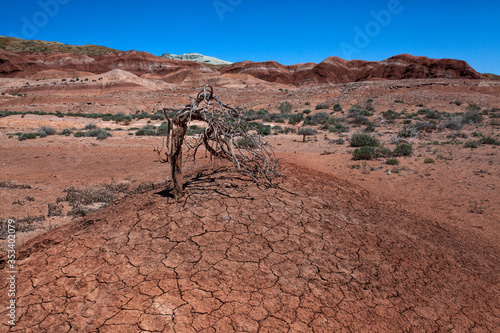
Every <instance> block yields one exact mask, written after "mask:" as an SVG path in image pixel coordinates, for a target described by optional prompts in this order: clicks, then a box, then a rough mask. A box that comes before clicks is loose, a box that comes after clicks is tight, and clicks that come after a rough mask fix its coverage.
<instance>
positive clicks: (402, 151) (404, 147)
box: [392, 143, 413, 157]
mask: <svg viewBox="0 0 500 333" xmlns="http://www.w3.org/2000/svg"><path fill="white" fill-rule="evenodd" d="M412 154H413V148H412V147H411V146H410V145H409V144H405V143H403V144H399V145H397V146H396V148H394V150H393V151H392V156H394V157H401V156H411V155H412Z"/></svg>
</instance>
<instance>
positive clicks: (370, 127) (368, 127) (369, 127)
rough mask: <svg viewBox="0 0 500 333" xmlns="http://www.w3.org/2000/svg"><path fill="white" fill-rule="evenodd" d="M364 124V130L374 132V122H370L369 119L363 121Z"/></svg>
mask: <svg viewBox="0 0 500 333" xmlns="http://www.w3.org/2000/svg"><path fill="white" fill-rule="evenodd" d="M365 125H366V128H365V132H375V124H374V123H372V122H371V121H368V122H366V123H365Z"/></svg>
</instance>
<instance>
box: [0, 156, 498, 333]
mask: <svg viewBox="0 0 500 333" xmlns="http://www.w3.org/2000/svg"><path fill="white" fill-rule="evenodd" d="M286 176H287V177H286V178H285V179H284V180H283V182H282V184H281V186H282V188H283V189H288V190H290V191H292V192H294V193H292V192H289V191H288V190H283V189H268V190H264V189H259V188H258V187H256V186H255V185H254V184H252V183H249V182H247V181H245V180H243V179H240V178H238V177H231V176H230V175H228V174H225V173H218V174H208V175H198V176H197V177H195V178H192V179H191V180H190V182H189V183H188V186H187V191H188V195H187V196H186V199H185V200H184V201H182V202H174V201H173V199H171V198H169V197H168V191H164V192H160V193H158V192H154V191H153V192H148V193H145V194H141V195H134V196H130V197H127V198H125V199H123V200H121V201H119V202H117V203H116V204H113V205H111V206H108V207H107V208H105V209H103V210H101V211H99V212H98V213H96V214H94V215H92V216H88V217H86V218H83V219H81V220H78V221H75V222H74V223H72V224H70V225H66V226H63V227H60V228H57V229H54V230H51V231H49V232H47V233H46V234H44V235H41V236H38V237H36V238H34V239H32V240H31V241H29V242H28V243H27V244H26V245H25V246H23V247H22V248H19V249H18V250H19V255H20V258H19V260H18V271H19V273H18V276H17V291H18V299H17V316H18V322H17V325H16V326H15V327H7V326H3V327H2V330H3V331H7V330H8V329H10V331H22V332H28V331H32V332H43V331H51V332H88V331H100V332H138V331H141V330H142V331H148V332H158V331H167V332H217V331H219V332H232V331H238V332H242V331H245V332H257V331H259V332H365V331H378V332H395V331H407V332H409V331H410V332H423V331H425V332H429V331H459V332H466V331H478V332H486V331H495V330H496V329H498V328H499V327H500V318H499V314H500V300H499V297H498V295H499V294H500V290H499V287H498V276H499V274H498V273H499V271H498V267H499V260H498V253H499V252H498V245H495V247H494V248H493V249H491V248H487V246H486V245H485V244H483V247H482V249H479V250H478V249H476V248H475V247H473V246H471V245H467V244H471V243H470V240H469V241H468V242H465V241H464V238H463V237H462V235H460V234H458V233H456V232H455V231H453V230H445V229H443V228H441V227H440V226H439V225H438V224H437V223H433V222H431V221H427V220H424V219H421V218H419V217H418V216H415V215H412V214H410V213H408V212H406V211H404V210H401V209H399V208H398V207H395V206H393V205H388V204H385V203H382V202H379V201H378V200H377V199H376V198H374V197H373V196H371V195H370V194H369V193H368V192H366V191H364V190H361V189H359V188H355V187H353V186H351V185H350V184H349V183H347V182H343V181H340V180H338V179H335V178H332V177H330V176H327V175H325V174H322V173H318V172H314V171H311V170H306V169H301V168H298V167H294V166H288V169H287V171H286ZM485 253H493V254H491V255H487V254H485ZM4 265H5V258H3V260H2V262H1V266H2V267H1V269H2V272H5V271H6V270H5V267H3V266H4ZM1 283H2V285H1V286H2V291H1V293H0V301H1V303H2V304H4V305H5V304H7V303H6V301H7V300H6V297H7V292H6V288H7V282H6V279H5V278H2V279H1ZM1 316H2V317H3V318H6V311H5V306H3V307H2V312H1ZM2 322H3V323H5V321H2Z"/></svg>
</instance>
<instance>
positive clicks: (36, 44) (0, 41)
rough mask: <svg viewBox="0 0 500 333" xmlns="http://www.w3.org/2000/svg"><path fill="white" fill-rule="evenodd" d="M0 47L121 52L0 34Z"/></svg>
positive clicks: (101, 52) (82, 52)
mask: <svg viewBox="0 0 500 333" xmlns="http://www.w3.org/2000/svg"><path fill="white" fill-rule="evenodd" d="M0 49H4V50H7V51H10V52H13V53H20V52H33V53H52V52H61V53H74V54H80V55H97V54H105V53H109V52H121V51H119V50H115V49H111V48H109V47H106V46H98V45H92V44H88V45H68V44H63V43H59V42H46V41H43V40H26V39H19V38H14V37H5V36H0Z"/></svg>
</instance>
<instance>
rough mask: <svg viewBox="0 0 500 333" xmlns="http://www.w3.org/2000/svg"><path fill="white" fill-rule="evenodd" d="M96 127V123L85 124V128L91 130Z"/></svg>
mask: <svg viewBox="0 0 500 333" xmlns="http://www.w3.org/2000/svg"><path fill="white" fill-rule="evenodd" d="M96 128H97V125H96V124H86V125H85V129H86V130H93V129H96Z"/></svg>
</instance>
